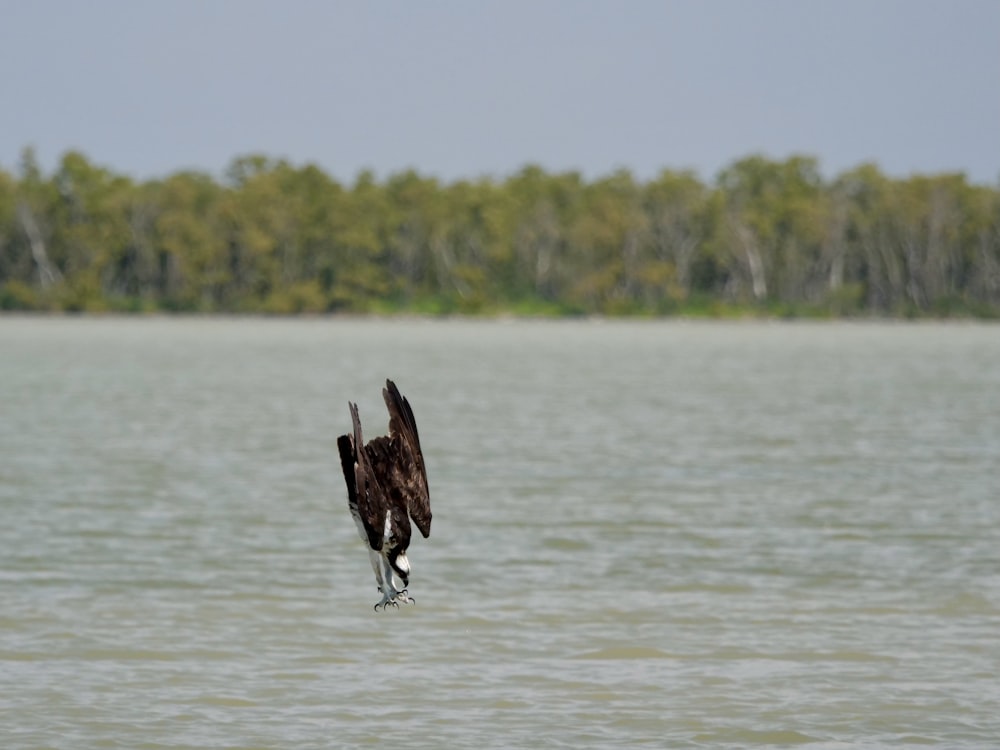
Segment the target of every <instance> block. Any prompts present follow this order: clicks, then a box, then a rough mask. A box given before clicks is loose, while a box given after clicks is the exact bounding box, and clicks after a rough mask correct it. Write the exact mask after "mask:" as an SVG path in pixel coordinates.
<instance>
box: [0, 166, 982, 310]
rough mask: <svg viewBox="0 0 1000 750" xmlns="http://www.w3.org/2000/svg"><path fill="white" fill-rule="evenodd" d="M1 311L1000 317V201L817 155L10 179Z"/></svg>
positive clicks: (32, 172) (80, 173) (3, 186)
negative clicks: (476, 175) (664, 166)
mask: <svg viewBox="0 0 1000 750" xmlns="http://www.w3.org/2000/svg"><path fill="white" fill-rule="evenodd" d="M0 310H37V311H73V312H98V311H135V312H140V311H174V312H208V313H212V312H227V313H250V312H253V313H274V314H295V313H325V312H418V313H452V312H456V313H496V312H514V313H525V314H610V315H627V314H635V315H670V314H679V313H685V314H706V315H726V314H737V313H746V312H751V313H754V312H759V313H761V314H769V315H834V316H841V315H892V316H920V315H937V316H944V315H977V316H987V317H996V316H998V315H1000V189H998V188H996V187H989V186H982V185H975V184H970V183H969V182H968V181H967V179H966V178H965V176H964V175H962V174H941V175H931V176H927V175H917V176H912V177H908V178H905V179H899V178H891V177H888V176H886V175H885V174H883V173H882V172H881V171H880V170H879V169H878V167H877V166H875V165H872V164H865V165H861V166H859V167H857V168H855V169H852V170H850V171H847V172H844V173H842V174H840V175H838V176H836V177H835V178H833V179H824V177H823V176H822V174H821V172H820V169H819V165H818V163H817V161H816V160H815V159H813V158H811V157H807V156H793V157H791V158H788V159H786V160H772V159H768V158H765V157H762V156H751V157H748V158H744V159H740V160H737V161H735V162H733V163H732V164H731V165H730V166H728V167H727V168H726V169H724V170H723V171H722V172H721V173H720V174H719V175H718V176H717V177H716V178H715V179H714V181H712V182H711V183H706V182H705V181H703V180H702V179H699V178H698V177H697V176H696V175H695V174H694V173H692V172H689V171H671V170H665V171H663V172H661V173H660V174H659V175H658V176H657V177H656V178H654V179H651V180H648V181H640V180H637V179H635V178H634V177H633V176H632V175H631V174H630V173H629V172H628V171H625V170H622V171H618V172H615V173H613V174H611V175H608V176H605V177H602V178H598V179H594V180H590V181H588V180H586V179H584V178H583V177H582V176H581V175H580V174H579V173H576V172H563V173H556V174H552V173H547V172H546V171H544V170H543V169H541V168H540V167H538V166H526V167H524V168H522V169H521V170H520V171H518V172H516V173H514V174H512V175H510V176H508V177H506V178H503V179H493V178H483V179H477V180H461V181H455V182H451V183H444V182H441V181H439V180H437V179H435V178H433V177H428V176H423V175H420V174H418V173H416V172H414V171H404V172H400V173H397V174H394V175H391V176H388V177H387V178H385V179H382V180H379V179H376V177H375V176H374V175H373V174H372V173H370V172H363V173H361V174H359V175H358V176H357V177H356V178H355V179H354V181H353V182H352V183H350V184H345V183H342V182H339V181H337V180H336V179H333V178H332V177H331V176H330V175H328V174H326V173H325V172H324V171H322V170H321V169H320V168H318V167H316V166H314V165H305V166H296V165H293V164H291V163H289V162H287V161H284V160H280V159H272V158H269V157H266V156H261V155H251V156H245V157H241V158H238V159H236V160H234V161H233V162H232V163H231V164H230V166H229V168H228V169H227V170H226V173H225V175H224V177H223V178H221V179H217V178H214V177H212V176H210V175H208V174H205V173H199V172H178V173H175V174H172V175H170V176H167V177H165V178H163V179H155V180H148V181H135V180H133V179H130V178H129V177H127V176H123V175H121V174H115V173H114V172H112V171H109V170H107V169H105V168H103V167H100V166H98V165H95V164H93V163H92V162H91V161H89V160H88V159H87V157H86V156H84V155H83V154H81V153H79V152H68V153H66V154H64V155H63V156H62V158H61V160H60V162H59V164H58V165H57V166H56V167H55V169H54V170H53V171H52V172H51V173H50V174H46V173H44V171H43V170H42V169H41V168H40V167H39V165H38V162H37V159H36V157H35V155H34V153H33V152H32V150H30V149H26V150H25V151H24V152H23V153H22V156H21V162H20V164H19V165H18V167H17V170H16V172H9V171H6V170H3V169H0Z"/></svg>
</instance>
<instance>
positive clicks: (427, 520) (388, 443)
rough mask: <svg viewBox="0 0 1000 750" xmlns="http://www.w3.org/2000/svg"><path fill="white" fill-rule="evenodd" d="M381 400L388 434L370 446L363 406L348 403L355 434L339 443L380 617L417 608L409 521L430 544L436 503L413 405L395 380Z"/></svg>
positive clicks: (349, 499) (349, 502)
mask: <svg viewBox="0 0 1000 750" xmlns="http://www.w3.org/2000/svg"><path fill="white" fill-rule="evenodd" d="M382 398H383V399H384V400H385V405H386V408H387V409H388V410H389V434H388V435H381V436H379V437H376V438H373V439H372V440H369V441H368V443H367V444H366V443H365V442H364V438H363V437H362V434H361V419H360V417H359V416H358V405H357V404H356V403H353V402H351V401H348V402H347V405H348V408H349V410H350V413H351V427H352V430H351V432H350V433H348V434H345V435H341V436H340V437H338V438H337V449H338V451H339V453H340V463H341V467H342V468H343V470H344V481H345V483H346V484H347V507H348V508H349V509H350V511H351V516H352V517H353V518H354V523H355V525H356V526H357V527H358V534H359V535H360V536H361V539H362V540H363V541H364V542H366V543H367V544H368V557H369V559H370V560H371V564H372V569H373V570H374V571H375V583H376V585H377V586H378V590H379V592H380V593H381V594H382V599H381V600H380V601H378V602H377V603H376V604H375V611H376V612H377V611H378V610H379V608H382V610H383V611H384V610H385V609H386V608H387V607H388V606H389V605H392V606H393V607H396V608H398V607H399V605H400V604H413V603H414V600H413V597H411V596H410V595H409V592H408V586H409V583H410V561H409V559H408V558H407V556H406V551H407V549H408V547H409V545H410V531H411V527H410V519H411V518H412V519H413V523H414V524H416V527H417V528H418V529H419V530H420V533H421V534H423V536H424V538H425V539H426V538H427V537H428V536H430V533H431V501H430V492H429V490H428V487H427V469H426V466H425V465H424V455H423V453H422V452H421V450H420V437H419V435H418V434H417V422H416V420H415V419H414V417H413V409H411V408H410V402H409V401H407V399H406V398H405V397H404V396H403V395H402V394H400V392H399V389H398V388H397V387H396V384H395V383H393V382H392V380H389V379H387V380H386V381H385V388H383V389H382Z"/></svg>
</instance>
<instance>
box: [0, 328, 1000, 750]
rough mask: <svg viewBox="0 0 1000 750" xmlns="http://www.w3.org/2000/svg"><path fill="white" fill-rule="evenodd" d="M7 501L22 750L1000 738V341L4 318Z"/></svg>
mask: <svg viewBox="0 0 1000 750" xmlns="http://www.w3.org/2000/svg"><path fill="white" fill-rule="evenodd" d="M386 376H390V377H393V378H394V379H395V380H396V381H397V383H398V384H399V386H400V388H401V389H402V391H403V393H404V394H406V395H407V396H408V397H409V398H410V400H411V402H412V403H413V407H414V410H415V412H416V416H417V420H418V424H419V426H420V430H421V438H422V441H423V443H424V450H425V454H426V458H427V463H428V473H429V478H430V484H431V492H432V502H433V507H434V513H435V515H434V526H433V530H432V534H431V538H430V539H429V540H423V539H422V538H419V537H418V538H416V539H415V541H414V543H413V545H412V547H411V551H410V560H411V563H412V565H413V575H412V578H411V581H410V583H411V585H410V591H411V593H412V594H413V596H414V597H415V598H416V600H417V603H416V604H415V605H414V606H411V607H405V608H401V609H399V610H398V611H389V612H387V613H375V612H373V611H372V605H373V604H374V603H375V602H376V601H377V599H378V595H377V592H376V591H375V583H374V578H373V575H372V572H371V568H370V566H369V563H368V558H367V554H366V552H365V549H364V547H363V545H362V542H361V541H360V540H359V539H358V537H357V534H356V531H355V529H354V526H353V523H352V522H351V520H350V516H349V514H348V511H347V508H346V501H345V491H344V487H343V480H342V478H341V476H340V473H339V471H340V470H339V466H338V464H337V459H336V457H335V439H336V436H337V435H338V434H339V433H340V432H343V431H345V430H346V429H347V427H348V426H349V419H348V413H347V404H346V402H347V400H348V399H352V400H357V401H358V402H359V405H360V409H361V417H362V421H363V423H364V425H365V427H366V434H367V435H368V436H374V435H375V434H379V433H380V432H381V431H382V430H383V429H384V427H385V411H384V407H383V405H382V403H381V396H380V387H381V383H382V381H383V380H384V378H385V377H386ZM0 512H2V516H0V519H2V523H0V746H2V747H4V748H19V747H23V748H36V747H37V748H41V747H48V748H67V749H70V748H72V749H73V750H76V749H78V748H98V747H100V748H119V747H120V748H180V747H191V748H263V747H266V748H291V747H294V748H321V747H354V746H379V747H407V748H500V747H525V748H580V747H593V748H605V747H628V748H637V747H650V748H661V747H671V748H730V747H733V748H735V747H770V746H776V747H779V746H791V745H797V744H808V745H809V746H810V747H816V748H848V747H850V748H862V747H863V748H869V747H906V746H914V747H918V746H920V747H925V746H938V747H948V748H973V747H975V748H979V747H996V746H998V742H1000V710H998V708H997V707H998V706H1000V678H998V674H1000V328H997V327H996V326H987V325H967V324H920V325H903V324H792V325H785V324H763V323H731V324H730V323H689V322H669V323H653V322H488V321H478V322H469V321H447V322H442V321H437V322H430V321H345V320H332V321H331V320H311V321H270V320H215V319H180V320H171V319H146V320H138V319H107V320H102V319H98V320H93V319H58V318H57V319H21V318H8V319H0Z"/></svg>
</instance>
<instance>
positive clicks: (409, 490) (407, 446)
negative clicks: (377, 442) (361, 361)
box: [382, 380, 431, 538]
mask: <svg viewBox="0 0 1000 750" xmlns="http://www.w3.org/2000/svg"><path fill="white" fill-rule="evenodd" d="M382 398H384V399H385V405H386V408H388V410H389V438H390V439H391V440H392V441H393V442H394V443H395V444H396V446H397V451H396V459H395V460H396V467H395V471H394V472H393V473H394V476H395V479H396V484H397V485H398V488H399V491H400V493H401V494H402V496H403V497H404V498H405V499H406V507H407V509H408V510H409V513H410V517H411V518H412V519H413V522H414V523H415V524H416V525H417V528H418V529H420V533H421V534H423V535H424V537H425V538H426V537H427V536H429V535H430V533H431V496H430V491H429V489H428V487H427V469H426V467H425V466H424V454H423V452H421V450H420V436H419V435H418V433H417V421H416V419H414V417H413V409H411V408H410V402H409V401H407V400H406V398H404V397H403V395H402V394H400V392H399V389H398V388H397V387H396V384H395V383H393V382H392V381H391V380H386V381H385V388H384V389H382Z"/></svg>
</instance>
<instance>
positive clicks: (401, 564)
mask: <svg viewBox="0 0 1000 750" xmlns="http://www.w3.org/2000/svg"><path fill="white" fill-rule="evenodd" d="M389 565H391V566H392V569H393V570H394V571H396V575H398V576H399V578H400V580H401V581H402V582H403V585H404V586H409V585H410V561H409V560H408V559H407V557H406V552H405V551H404V550H402V549H400V548H398V547H397V548H396V549H393V550H390V552H389Z"/></svg>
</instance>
